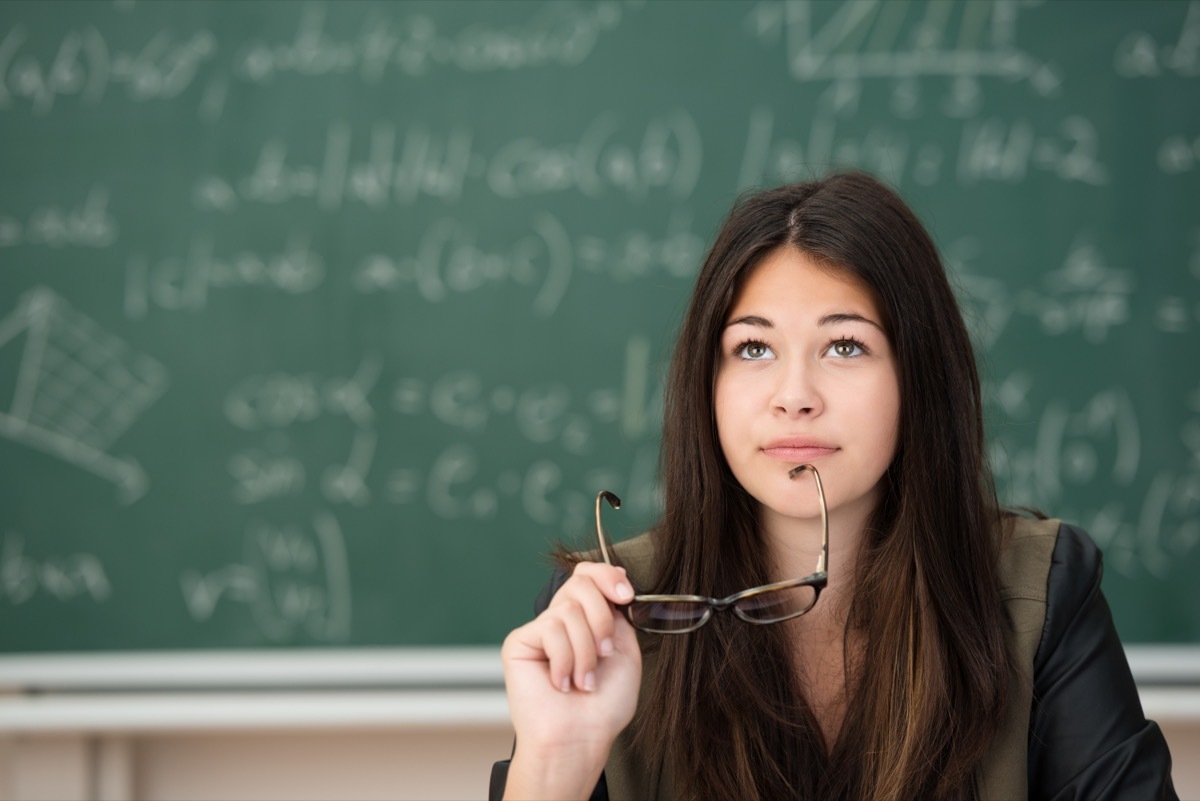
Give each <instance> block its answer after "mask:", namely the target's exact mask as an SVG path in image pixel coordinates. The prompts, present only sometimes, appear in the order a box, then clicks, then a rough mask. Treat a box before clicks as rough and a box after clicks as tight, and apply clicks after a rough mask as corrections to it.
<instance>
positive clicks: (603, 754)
mask: <svg viewBox="0 0 1200 801" xmlns="http://www.w3.org/2000/svg"><path fill="white" fill-rule="evenodd" d="M610 748H611V744H610V745H607V746H600V745H596V744H594V743H583V742H570V743H555V744H552V745H550V744H548V745H538V744H534V743H522V742H521V739H520V738H519V737H518V738H517V747H516V750H515V751H514V752H513V756H512V761H511V762H510V763H509V767H508V782H507V784H506V785H505V790H504V798H505V801H518V800H520V801H534V799H569V798H578V799H587V798H589V797H590V796H591V794H592V790H593V789H594V788H595V787H596V782H598V781H600V774H601V773H602V772H603V771H604V763H605V762H606V761H607V760H608V752H609V749H610Z"/></svg>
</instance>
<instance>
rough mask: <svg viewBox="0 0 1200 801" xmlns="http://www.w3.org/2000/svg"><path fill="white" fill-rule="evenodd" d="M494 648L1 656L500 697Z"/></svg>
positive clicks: (1145, 652)
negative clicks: (465, 691)
mask: <svg viewBox="0 0 1200 801" xmlns="http://www.w3.org/2000/svg"><path fill="white" fill-rule="evenodd" d="M1126 653H1127V655H1128V657H1129V665H1130V668H1131V669H1132V670H1133V675H1134V678H1135V679H1136V680H1137V683H1138V686H1139V687H1143V688H1147V687H1161V686H1169V687H1179V686H1191V687H1197V688H1200V645H1132V646H1129V647H1127V648H1126ZM503 685H504V678H503V672H502V670H501V666H500V649H499V648H498V647H496V646H462V647H445V648H417V647H413V648H338V649H329V648H313V649H288V650H269V651H268V650H254V651H140V652H127V653H124V652H122V653H88V652H79V653H55V654H32V653H31V654H5V655H0V692H3V691H15V692H38V691H70V692H86V691H89V690H104V691H120V690H135V691H145V690H154V691H165V690H221V689H231V690H255V689H259V690H272V691H279V690H287V689H298V690H319V689H337V690H348V689H438V688H445V689H501V688H503Z"/></svg>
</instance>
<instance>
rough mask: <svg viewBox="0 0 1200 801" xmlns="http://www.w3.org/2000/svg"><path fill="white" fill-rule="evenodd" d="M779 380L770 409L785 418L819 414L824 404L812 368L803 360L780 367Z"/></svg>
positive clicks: (793, 361)
mask: <svg viewBox="0 0 1200 801" xmlns="http://www.w3.org/2000/svg"><path fill="white" fill-rule="evenodd" d="M780 367H781V369H780V370H779V371H778V373H777V375H778V376H779V380H778V382H777V383H776V385H775V388H774V392H773V395H772V397H771V408H772V410H773V411H774V412H775V413H776V414H781V415H784V416H787V417H811V416H814V415H817V414H820V413H821V410H822V409H823V407H824V404H823V403H822V400H821V393H820V390H819V388H818V387H817V383H816V380H815V379H816V375H815V373H814V367H813V366H812V365H809V364H807V363H806V362H804V361H803V360H792V361H789V362H787V363H786V364H781V365H780Z"/></svg>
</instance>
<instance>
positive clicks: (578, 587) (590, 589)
mask: <svg viewBox="0 0 1200 801" xmlns="http://www.w3.org/2000/svg"><path fill="white" fill-rule="evenodd" d="M570 605H574V606H578V607H579V608H580V609H581V610H582V612H583V614H584V616H585V617H586V618H587V624H588V627H589V628H590V629H591V631H592V636H593V644H594V646H595V650H596V652H597V653H598V654H599V655H600V656H608V655H609V654H611V653H612V651H613V639H612V637H613V620H614V619H615V618H616V617H619V616H620V613H619V612H617V611H616V610H615V609H614V608H613V606H612V603H611V602H610V601H609V600H608V598H606V597H605V596H604V594H603V593H602V592H601V590H600V588H599V587H598V586H597V585H596V583H595V582H594V581H593V580H592V578H591V577H589V576H586V575H583V576H572V577H571V579H570V580H569V581H568V582H567V583H566V584H564V585H563V586H562V588H561V589H560V590H559V591H558V594H557V595H555V598H554V601H552V602H551V606H552V607H553V608H555V609H565V608H566V607H567V606H570Z"/></svg>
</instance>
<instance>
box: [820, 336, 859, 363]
mask: <svg viewBox="0 0 1200 801" xmlns="http://www.w3.org/2000/svg"><path fill="white" fill-rule="evenodd" d="M826 353H828V354H829V355H831V356H837V357H838V358H840V359H848V358H852V357H854V356H862V355H863V354H864V353H866V349H865V348H863V344H862V343H861V342H858V341H857V340H853V339H839V340H838V341H836V342H834V343H833V344H831V345H830V346H829V350H827V351H826Z"/></svg>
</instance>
